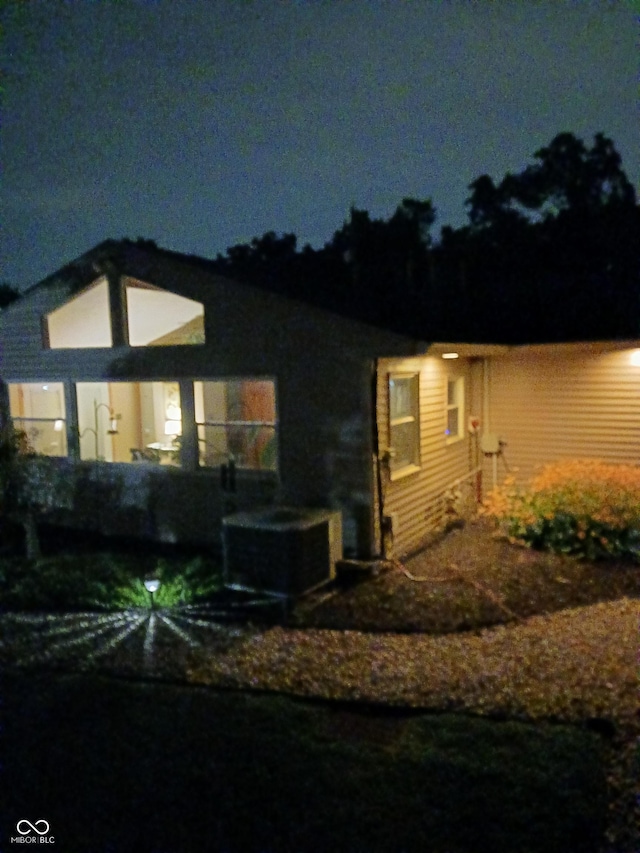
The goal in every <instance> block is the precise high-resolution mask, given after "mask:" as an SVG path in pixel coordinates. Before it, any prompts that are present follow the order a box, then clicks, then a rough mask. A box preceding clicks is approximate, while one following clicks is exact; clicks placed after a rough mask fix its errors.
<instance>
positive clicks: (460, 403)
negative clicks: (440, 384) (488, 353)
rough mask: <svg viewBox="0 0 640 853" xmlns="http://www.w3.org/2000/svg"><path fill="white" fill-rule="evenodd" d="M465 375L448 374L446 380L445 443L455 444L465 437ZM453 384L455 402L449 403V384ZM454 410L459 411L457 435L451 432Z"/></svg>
mask: <svg viewBox="0 0 640 853" xmlns="http://www.w3.org/2000/svg"><path fill="white" fill-rule="evenodd" d="M464 379H465V378H464V376H460V375H453V376H447V378H446V380H445V392H444V393H445V397H444V401H445V407H444V436H445V443H446V444H447V445H449V444H455V443H456V442H458V441H460V440H461V439H463V438H464V412H465V394H466V388H465V381H464ZM450 384H453V385H454V387H455V392H454V393H455V402H453V403H449V386H450ZM452 411H457V413H458V431H457V433H456V434H455V435H451V434H450V433H449V414H450V412H452Z"/></svg>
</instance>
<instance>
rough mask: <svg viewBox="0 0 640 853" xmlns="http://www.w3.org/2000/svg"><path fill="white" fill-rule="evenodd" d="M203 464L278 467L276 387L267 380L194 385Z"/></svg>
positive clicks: (254, 467)
mask: <svg viewBox="0 0 640 853" xmlns="http://www.w3.org/2000/svg"><path fill="white" fill-rule="evenodd" d="M193 391H194V402H195V413H196V423H197V426H198V444H199V449H200V456H199V458H200V465H202V466H204V467H206V468H210V467H213V466H217V465H222V464H224V463H226V462H228V461H229V460H231V459H233V460H234V461H235V463H236V465H237V466H238V467H239V468H250V469H254V470H258V471H275V470H276V468H277V458H278V453H277V438H276V394H275V384H274V383H273V382H272V381H271V380H264V379H232V380H221V381H215V382H194V383H193Z"/></svg>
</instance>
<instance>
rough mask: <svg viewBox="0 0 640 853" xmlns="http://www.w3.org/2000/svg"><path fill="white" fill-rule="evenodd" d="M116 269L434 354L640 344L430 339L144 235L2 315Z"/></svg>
mask: <svg viewBox="0 0 640 853" xmlns="http://www.w3.org/2000/svg"><path fill="white" fill-rule="evenodd" d="M112 271H115V272H117V273H118V274H120V275H124V276H129V277H131V278H134V279H137V280H139V281H143V282H148V283H150V284H153V285H155V286H157V287H160V288H164V289H166V290H168V291H171V292H174V293H177V294H179V295H182V296H186V297H188V298H194V299H200V300H205V301H206V288H207V285H211V284H212V283H213V282H215V281H218V282H221V281H224V282H226V283H227V284H228V283H229V282H233V284H234V285H237V286H238V287H241V288H250V289H258V290H263V291H264V290H266V291H269V292H271V293H274V294H276V295H277V296H278V297H279V298H282V299H286V300H288V301H290V302H294V303H295V302H297V303H299V304H302V305H306V306H308V307H309V308H313V309H314V310H321V311H323V312H327V311H328V312H329V313H331V314H334V315H337V316H340V317H342V318H344V319H346V320H347V321H350V322H353V323H356V324H357V325H358V326H360V327H362V326H364V327H366V326H370V327H376V328H377V329H378V330H380V329H384V330H385V331H387V332H389V333H390V334H392V335H394V336H397V337H398V338H399V339H404V340H405V341H407V340H411V341H414V342H416V344H417V347H416V352H418V351H421V352H423V353H424V352H426V351H427V350H428V351H429V352H431V353H432V354H435V355H441V354H442V353H443V352H447V351H448V350H455V351H457V352H458V353H459V355H461V356H463V357H464V356H475V357H482V356H489V355H500V354H504V353H506V352H508V351H511V350H512V349H513V348H514V347H517V348H520V347H527V348H529V349H531V351H532V352H533V351H534V350H535V349H536V348H542V349H547V348H548V347H550V346H556V347H558V346H559V347H567V346H572V347H578V348H585V347H586V348H587V349H593V347H597V346H598V345H600V346H603V347H605V348H611V346H613V347H615V348H617V349H624V348H628V347H629V346H632V347H633V346H637V345H638V341H637V340H635V339H634V340H631V341H629V340H628V339H625V340H614V341H611V340H610V339H609V338H607V337H603V338H602V339H598V340H590V341H588V342H582V341H580V340H576V339H575V337H574V338H573V339H572V340H571V341H570V342H563V341H559V342H558V341H556V342H554V343H553V344H552V343H526V342H517V343H516V342H514V341H512V340H510V339H509V336H508V335H506V336H505V339H504V340H499V339H497V340H489V341H487V340H486V339H485V337H484V336H483V335H481V334H478V336H477V337H475V338H474V337H471V338H470V337H469V336H466V335H464V334H461V335H460V336H459V337H457V338H456V337H455V336H453V337H452V336H451V335H450V334H449V335H447V338H446V340H442V339H441V338H440V336H439V335H438V334H437V329H436V330H434V329H430V330H429V332H430V333H431V334H430V338H431V340H430V341H427V340H426V338H427V334H425V335H422V334H420V333H416V327H417V328H419V327H420V323H419V322H418V323H417V324H416V323H415V322H414V323H412V324H410V327H409V328H398V324H397V323H394V322H393V319H392V318H388V317H381V318H379V319H378V318H376V317H373V319H372V315H371V312H368V311H367V306H363V307H362V310H359V307H358V306H357V305H350V306H342V305H341V304H340V303H339V302H331V304H327V302H328V300H327V299H326V298H323V294H322V292H321V291H322V288H321V287H320V288H317V290H318V292H317V293H314V292H313V289H309V288H303V287H301V288H300V289H299V292H298V291H296V292H295V293H294V294H292V293H291V292H288V291H287V290H284V289H283V288H282V287H281V286H279V284H278V282H275V281H274V282H269V281H256V280H252V281H246V280H243V279H242V278H239V277H237V276H235V275H229V273H228V272H225V271H224V270H221V264H220V262H219V261H216V260H211V259H207V258H202V257H199V256H197V255H188V254H183V253H180V252H175V251H171V250H169V249H164V248H161V247H159V246H157V245H156V243H155V242H154V241H152V240H146V239H138V240H135V241H134V240H130V239H122V240H113V239H107V240H104V241H103V242H101V243H99V244H97V245H96V246H94V247H93V248H92V249H90V250H89V251H87V252H85V253H84V254H83V255H81V256H80V257H79V258H76V259H75V260H73V261H71V262H70V263H68V264H66V265H65V266H64V267H62V268H61V269H59V270H58V271H56V272H54V273H53V274H51V275H50V276H48V277H47V278H45V279H43V280H42V281H40V282H38V283H37V284H35V285H33V286H32V287H30V288H28V289H27V290H26V291H25V292H24V294H23V296H22V298H21V299H19V300H17V302H15V303H12V304H11V305H9V306H8V307H7V308H6V309H5V310H4V311H3V312H2V314H3V315H8V314H10V313H11V310H12V307H13V306H17V305H18V304H19V303H24V300H25V299H29V297H30V295H32V294H33V293H34V292H38V291H41V290H42V289H46V288H54V289H56V290H58V292H59V293H60V303H62V302H64V301H65V299H68V298H69V296H70V295H74V294H76V293H78V292H80V291H81V290H82V289H83V288H85V287H87V286H89V285H90V284H92V283H93V282H94V281H95V280H96V279H97V278H98V277H100V276H101V275H105V274H108V273H109V272H112ZM328 284H330V283H328ZM316 297H317V298H316ZM398 298H401V297H398ZM343 309H344V310H343ZM418 320H419V318H418ZM454 326H455V324H454ZM434 332H435V333H434Z"/></svg>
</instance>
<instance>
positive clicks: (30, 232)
mask: <svg viewBox="0 0 640 853" xmlns="http://www.w3.org/2000/svg"><path fill="white" fill-rule="evenodd" d="M2 5H3V11H2V26H3V35H2V44H1V49H2V65H3V69H4V77H5V80H4V94H3V100H4V104H3V121H2V124H3V127H2V135H1V137H0V146H1V147H0V157H1V163H2V172H3V177H2V183H1V186H0V197H1V202H2V211H1V215H2V231H1V236H0V257H1V259H2V260H1V263H2V267H1V271H0V280H2V281H4V282H8V283H10V284H13V285H15V286H19V287H21V288H22V287H25V286H27V285H29V284H33V283H34V282H36V281H38V280H39V279H41V278H43V277H44V276H46V275H48V274H50V273H52V272H54V271H55V270H56V269H58V268H59V267H60V266H62V265H63V264H64V263H66V262H67V261H69V260H72V259H73V258H75V257H77V256H78V255H80V254H82V253H83V252H85V251H87V250H88V249H90V248H91V247H92V246H93V245H95V244H96V243H98V242H100V241H102V240H104V239H106V238H108V237H111V238H121V237H131V238H136V237H138V236H143V237H147V238H150V239H153V240H156V241H157V242H158V243H159V244H160V245H162V246H164V247H166V248H169V249H174V250H177V251H181V252H193V253H196V254H200V255H204V256H209V257H212V256H215V254H216V253H217V252H224V251H225V250H226V248H227V247H228V246H230V245H233V244H235V243H238V242H243V241H247V240H250V239H251V238H252V237H255V236H259V235H261V234H263V233H264V232H266V231H269V230H273V231H276V232H278V233H282V232H289V231H293V232H294V233H295V234H297V236H298V238H299V245H301V246H302V245H303V244H304V243H306V242H309V243H311V244H312V245H313V246H314V247H320V246H322V245H323V244H324V243H325V242H326V241H328V240H329V239H330V238H331V236H332V234H333V232H334V231H335V230H336V229H337V228H339V227H340V226H341V225H342V223H343V222H344V220H345V219H346V218H347V216H348V211H349V208H350V206H351V205H355V206H356V207H359V208H365V209H367V210H369V211H370V213H371V214H372V215H374V216H381V217H385V218H387V217H388V216H390V215H391V214H392V213H393V210H394V209H395V207H396V206H397V204H398V203H399V202H400V201H401V199H402V198H403V197H405V196H412V197H415V198H421V199H422V198H428V197H431V198H432V199H433V202H434V204H435V207H436V209H437V212H438V219H437V222H436V227H435V230H434V235H435V236H436V237H437V235H438V233H439V229H440V227H441V226H442V225H444V224H451V225H461V224H462V223H463V222H464V221H465V208H464V201H465V199H466V198H467V196H468V194H469V193H468V191H467V186H468V184H469V183H470V182H471V181H472V180H474V178H476V177H478V176H479V175H480V174H482V173H485V172H486V173H489V174H490V175H492V176H493V177H494V178H496V179H500V178H502V177H503V176H504V174H505V173H506V172H507V171H516V172H517V171H519V170H520V169H522V168H523V167H524V166H525V165H526V164H527V163H528V162H530V161H531V156H532V154H533V152H534V151H535V150H537V149H538V148H540V147H541V146H543V145H546V144H547V143H549V142H550V141H551V139H552V138H553V137H554V136H555V135H556V134H557V133H559V132H561V131H565V130H567V131H571V132H574V133H576V134H577V135H578V136H580V137H581V138H582V139H583V140H584V141H585V142H587V143H588V144H591V142H592V139H593V135H594V134H595V133H596V132H598V131H603V132H604V133H605V134H606V135H607V136H609V137H611V138H612V139H613V140H614V142H615V143H616V146H617V148H618V151H619V152H620V153H621V154H622V158H623V166H624V168H625V170H626V173H627V175H628V177H629V178H630V179H631V180H632V181H633V183H634V184H635V185H636V186H637V184H638V179H639V178H640V140H639V138H638V136H639V134H638V127H639V123H638V118H639V116H638V90H637V86H638V48H637V42H638V15H637V13H636V12H635V11H634V5H635V4H634V3H632V2H630V0H629V2H625V1H624V0H619V2H611V3H609V2H604V0H602V2H587V0H585V2H562V0H548V2H544V0H543V2H536V3H533V2H524V0H522V2H515V0H513V2H510V1H509V2H507V0H503V1H502V2H497V3H492V2H489V0H479V2H475V3H473V4H472V3H470V2H453V0H452V2H435V0H433V2H428V0H425V2H418V0H415V2H400V0H397V2H375V0H372V2H365V0H350V2H349V1H348V0H324V1H323V0H317V2H311V0H308V2H303V0H298V2H294V1H293V0H281V2H276V0H260V1H259V2H243V0H157V2H151V0H149V2H134V0H120V2H116V0H68V2H65V0H29V2H23V0H4V3H3V4H2Z"/></svg>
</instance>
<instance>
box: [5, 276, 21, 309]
mask: <svg viewBox="0 0 640 853" xmlns="http://www.w3.org/2000/svg"><path fill="white" fill-rule="evenodd" d="M19 298H20V291H19V290H16V288H15V287H12V286H11V285H10V284H4V283H3V284H0V311H1V310H2V309H3V308H6V307H7V305H10V304H11V303H12V302H15V300H16V299H19Z"/></svg>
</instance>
